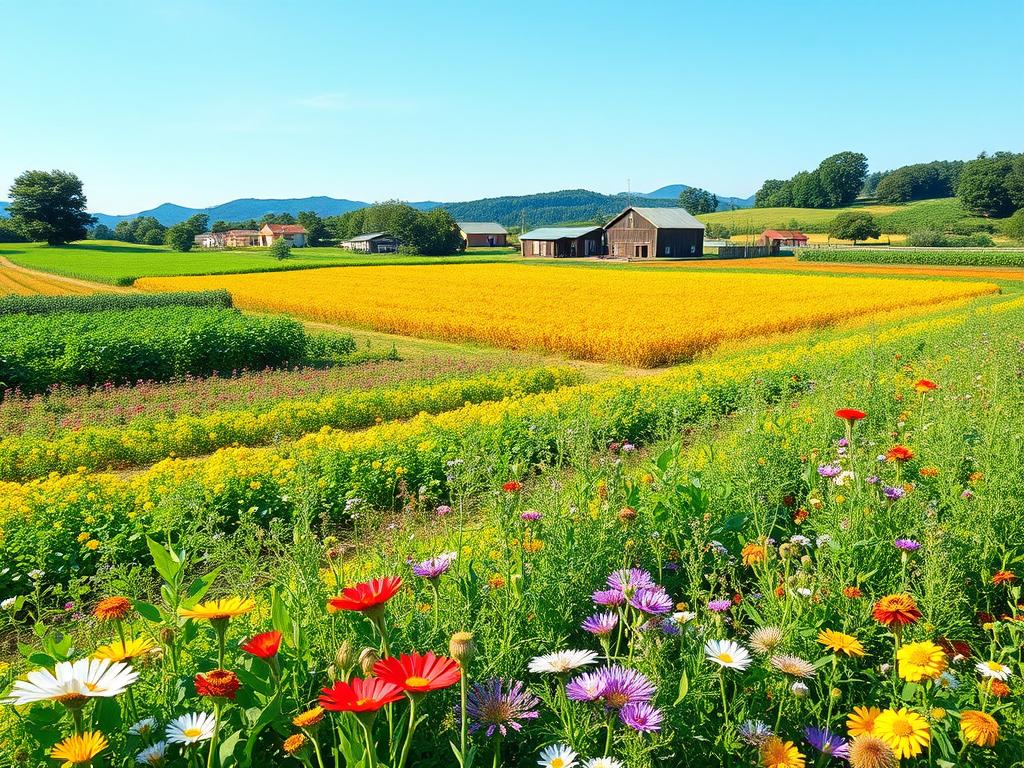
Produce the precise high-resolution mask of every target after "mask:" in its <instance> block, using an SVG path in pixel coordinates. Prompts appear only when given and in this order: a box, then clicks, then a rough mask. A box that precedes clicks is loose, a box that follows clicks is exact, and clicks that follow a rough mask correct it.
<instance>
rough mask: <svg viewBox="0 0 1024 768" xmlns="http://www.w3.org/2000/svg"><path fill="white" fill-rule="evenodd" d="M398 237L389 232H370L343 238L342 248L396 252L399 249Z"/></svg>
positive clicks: (374, 251)
mask: <svg viewBox="0 0 1024 768" xmlns="http://www.w3.org/2000/svg"><path fill="white" fill-rule="evenodd" d="M398 245H399V243H398V239H397V238H395V237H392V236H391V235H389V234H388V233H387V232H368V233H366V234H365V235H356V236H355V237H353V238H350V239H348V240H343V241H342V243H341V247H342V248H347V249H348V250H350V251H362V252H363V253H395V252H396V251H397V250H398Z"/></svg>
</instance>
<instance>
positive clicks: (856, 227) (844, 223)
mask: <svg viewBox="0 0 1024 768" xmlns="http://www.w3.org/2000/svg"><path fill="white" fill-rule="evenodd" d="M828 235H829V237H834V238H836V239H837V240H853V244H854V245H856V244H857V241H858V240H867V239H869V238H872V237H881V235H882V230H881V229H880V228H879V226H878V224H877V223H876V222H875V217H874V216H872V215H871V214H870V213H868V212H867V211H844V212H843V213H840V214H839V215H838V216H836V217H835V218H834V219H832V221H831V222H829V225H828Z"/></svg>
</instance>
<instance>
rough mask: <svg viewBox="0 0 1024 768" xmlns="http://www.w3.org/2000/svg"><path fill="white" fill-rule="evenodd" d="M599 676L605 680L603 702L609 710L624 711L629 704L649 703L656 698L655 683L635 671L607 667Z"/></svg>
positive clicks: (602, 691) (598, 672)
mask: <svg viewBox="0 0 1024 768" xmlns="http://www.w3.org/2000/svg"><path fill="white" fill-rule="evenodd" d="M597 674H599V675H602V676H603V678H604V686H603V688H602V690H601V700H602V701H604V704H605V706H606V707H608V708H609V709H622V708H623V707H624V706H626V705H627V704H633V703H637V702H648V701H650V700H651V699H653V698H654V694H655V691H656V689H655V687H654V683H652V682H651V681H650V680H648V679H647V677H646V676H644V675H643V674H641V673H640V672H637V671H636V670H635V669H627V668H626V667H620V666H614V667H605V668H604V669H599V670H598V671H597Z"/></svg>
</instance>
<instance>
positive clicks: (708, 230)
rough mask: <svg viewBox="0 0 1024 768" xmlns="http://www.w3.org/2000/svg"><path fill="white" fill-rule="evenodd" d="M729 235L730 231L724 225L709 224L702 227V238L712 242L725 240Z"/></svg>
mask: <svg viewBox="0 0 1024 768" xmlns="http://www.w3.org/2000/svg"><path fill="white" fill-rule="evenodd" d="M731 235H732V232H731V230H730V229H729V227H727V226H726V225H725V224H719V223H717V222H711V223H709V224H706V225H705V227H704V237H706V238H710V239H712V240H727V239H728V238H729V237H730V236H731Z"/></svg>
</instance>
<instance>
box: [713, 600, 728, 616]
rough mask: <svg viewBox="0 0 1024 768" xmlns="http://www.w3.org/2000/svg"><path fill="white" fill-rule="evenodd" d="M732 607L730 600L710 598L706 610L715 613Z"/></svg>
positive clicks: (723, 611)
mask: <svg viewBox="0 0 1024 768" xmlns="http://www.w3.org/2000/svg"><path fill="white" fill-rule="evenodd" d="M730 608H732V600H712V601H711V602H709V603H708V610H709V611H714V612H715V613H725V612H726V611H728V610H729V609H730Z"/></svg>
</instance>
